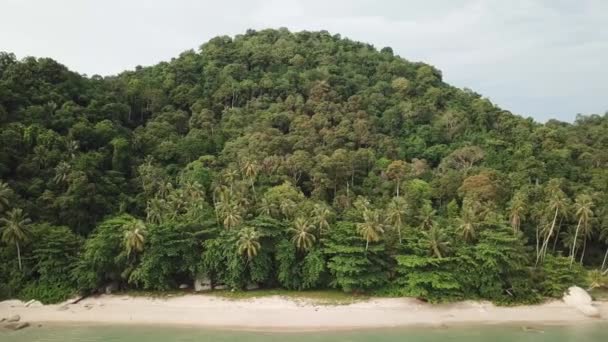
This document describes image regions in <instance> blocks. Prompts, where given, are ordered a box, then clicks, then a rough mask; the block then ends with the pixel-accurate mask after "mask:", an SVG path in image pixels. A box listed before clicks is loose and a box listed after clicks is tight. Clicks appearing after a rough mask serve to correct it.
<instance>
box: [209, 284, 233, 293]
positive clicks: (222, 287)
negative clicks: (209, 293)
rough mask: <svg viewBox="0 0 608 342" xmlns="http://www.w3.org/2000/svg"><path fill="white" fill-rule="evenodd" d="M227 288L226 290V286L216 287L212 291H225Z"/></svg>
mask: <svg viewBox="0 0 608 342" xmlns="http://www.w3.org/2000/svg"><path fill="white" fill-rule="evenodd" d="M227 288H228V286H226V285H216V286H215V287H214V288H213V289H214V290H226V289H227ZM233 292H234V291H233Z"/></svg>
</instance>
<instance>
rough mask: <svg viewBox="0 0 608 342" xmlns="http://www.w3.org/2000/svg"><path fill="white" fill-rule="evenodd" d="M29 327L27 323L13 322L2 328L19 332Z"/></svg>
mask: <svg viewBox="0 0 608 342" xmlns="http://www.w3.org/2000/svg"><path fill="white" fill-rule="evenodd" d="M29 326H30V324H29V323H28V322H13V323H9V324H6V325H5V326H4V327H5V328H6V329H10V330H21V329H24V328H27V327H29Z"/></svg>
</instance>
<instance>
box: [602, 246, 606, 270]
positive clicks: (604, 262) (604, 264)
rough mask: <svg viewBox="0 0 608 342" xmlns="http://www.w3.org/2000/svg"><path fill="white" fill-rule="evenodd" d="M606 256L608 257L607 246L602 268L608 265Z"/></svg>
mask: <svg viewBox="0 0 608 342" xmlns="http://www.w3.org/2000/svg"><path fill="white" fill-rule="evenodd" d="M606 258H608V247H607V248H606V254H604V261H602V268H601V270H602V271H603V270H604V267H605V266H606Z"/></svg>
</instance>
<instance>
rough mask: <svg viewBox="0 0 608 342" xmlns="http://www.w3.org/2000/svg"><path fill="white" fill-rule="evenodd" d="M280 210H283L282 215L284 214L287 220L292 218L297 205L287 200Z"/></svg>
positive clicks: (282, 203)
mask: <svg viewBox="0 0 608 342" xmlns="http://www.w3.org/2000/svg"><path fill="white" fill-rule="evenodd" d="M279 208H280V210H281V214H283V216H284V217H285V218H291V217H293V216H294V214H295V212H296V208H297V204H296V202H294V201H292V200H290V199H286V200H283V201H281V204H279Z"/></svg>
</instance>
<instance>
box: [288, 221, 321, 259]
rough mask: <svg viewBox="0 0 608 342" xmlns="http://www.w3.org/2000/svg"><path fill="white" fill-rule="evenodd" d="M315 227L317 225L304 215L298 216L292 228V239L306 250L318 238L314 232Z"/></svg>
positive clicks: (301, 248) (300, 247)
mask: <svg viewBox="0 0 608 342" xmlns="http://www.w3.org/2000/svg"><path fill="white" fill-rule="evenodd" d="M314 228H315V226H313V225H312V224H310V223H309V222H308V221H307V220H306V219H305V218H303V217H298V218H297V219H295V220H294V221H293V227H292V228H291V229H290V230H291V231H292V232H293V238H292V241H293V243H294V244H295V245H296V247H297V248H298V249H300V250H303V251H306V250H309V249H310V248H311V247H312V245H313V243H314V242H315V240H316V238H315V235H314V234H313V233H312V230H313V229H314Z"/></svg>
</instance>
